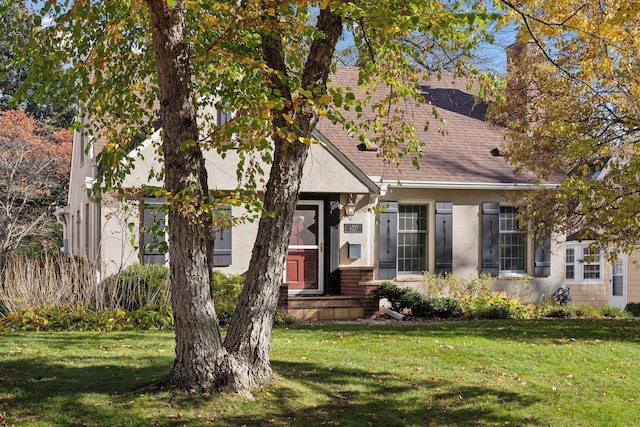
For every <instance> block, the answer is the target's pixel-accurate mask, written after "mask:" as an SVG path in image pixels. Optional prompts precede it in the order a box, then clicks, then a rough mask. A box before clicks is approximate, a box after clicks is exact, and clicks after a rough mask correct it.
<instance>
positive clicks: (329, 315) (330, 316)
mask: <svg viewBox="0 0 640 427" xmlns="http://www.w3.org/2000/svg"><path fill="white" fill-rule="evenodd" d="M288 313H289V314H290V315H292V316H293V317H295V318H297V319H300V320H305V321H310V322H314V321H328V320H356V319H363V318H364V307H363V306H362V304H361V303H360V300H359V299H358V298H353V297H341V296H333V297H328V296H322V297H289V309H288Z"/></svg>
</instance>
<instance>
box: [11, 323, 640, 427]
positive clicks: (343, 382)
mask: <svg viewBox="0 0 640 427" xmlns="http://www.w3.org/2000/svg"><path fill="white" fill-rule="evenodd" d="M639 344H640V321H639V320H637V319H634V320H529V321H475V322H468V321H464V322H452V323H432V324H421V325H403V326H400V325H379V326H371V325H351V324H349V325H347V324H326V325H315V326H301V327H294V328H289V329H276V330H275V331H274V341H273V346H272V363H273V367H274V370H275V372H276V374H277V377H278V381H277V382H275V383H273V384H269V385H268V386H266V387H264V388H263V389H261V390H258V391H257V392H256V393H255V400H253V401H251V400H247V399H244V398H241V397H237V396H235V395H233V394H229V393H222V394H212V395H210V396H205V397H198V398H192V397H189V396H184V395H181V394H174V393H172V392H170V391H169V390H165V389H162V388H159V387H157V385H156V383H157V382H158V381H160V380H161V379H162V378H163V376H164V375H165V374H166V373H167V372H168V370H169V368H170V366H171V362H172V360H173V335H172V333H171V332H126V333H116V332H113V333H79V332H72V333H66V332H56V333H43V332H41V333H36V332H29V333H4V334H0V426H4V425H16V426H18V425H20V426H21V425H41V426H49V425H60V426H74V425H90V426H94V425H101V426H123V425H131V426H144V425H148V426H153V425H176V426H178V425H193V426H196V425H219V426H238V425H247V426H261V425H269V426H271V425H294V426H312V425H342V426H367V425H373V426H401V425H411V426H430V425H433V426H445V425H448V426H456V425H458V426H474V425H479V426H485V425H500V426H505V425H508V426H634V425H635V426H640V409H639V407H640V347H639Z"/></svg>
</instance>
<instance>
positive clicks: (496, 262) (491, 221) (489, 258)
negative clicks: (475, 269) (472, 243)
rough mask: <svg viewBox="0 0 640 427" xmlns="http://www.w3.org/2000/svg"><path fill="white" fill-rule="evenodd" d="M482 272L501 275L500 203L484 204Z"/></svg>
mask: <svg viewBox="0 0 640 427" xmlns="http://www.w3.org/2000/svg"><path fill="white" fill-rule="evenodd" d="M482 272H483V273H486V274H491V275H492V276H497V275H498V274H499V273H500V203H495V202H485V203H483V204H482Z"/></svg>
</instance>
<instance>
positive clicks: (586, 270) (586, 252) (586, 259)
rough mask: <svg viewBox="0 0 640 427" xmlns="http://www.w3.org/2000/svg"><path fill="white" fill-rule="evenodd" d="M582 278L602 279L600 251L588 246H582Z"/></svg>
mask: <svg viewBox="0 0 640 427" xmlns="http://www.w3.org/2000/svg"><path fill="white" fill-rule="evenodd" d="M582 263H583V264H582V278H583V279H584V280H598V279H600V251H599V250H597V249H595V248H592V247H591V246H588V247H586V248H582Z"/></svg>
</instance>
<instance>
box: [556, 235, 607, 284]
mask: <svg viewBox="0 0 640 427" xmlns="http://www.w3.org/2000/svg"><path fill="white" fill-rule="evenodd" d="M567 246H568V247H567V249H566V258H565V278H566V280H567V282H568V283H586V284H588V283H601V282H602V256H601V254H600V249H598V248H594V247H592V246H591V244H590V243H584V242H583V243H578V242H567Z"/></svg>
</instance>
